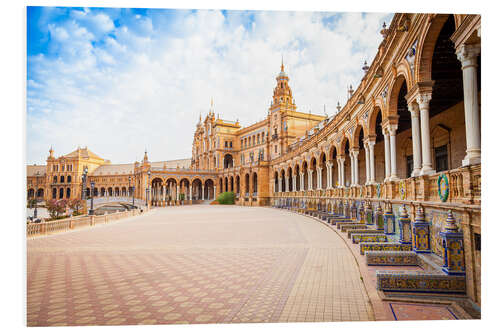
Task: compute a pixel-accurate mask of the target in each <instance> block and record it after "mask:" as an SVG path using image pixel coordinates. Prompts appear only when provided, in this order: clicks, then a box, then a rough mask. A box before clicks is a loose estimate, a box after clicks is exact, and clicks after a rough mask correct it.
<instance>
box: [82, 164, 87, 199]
mask: <svg viewBox="0 0 500 333" xmlns="http://www.w3.org/2000/svg"><path fill="white" fill-rule="evenodd" d="M87 173H88V168H87V167H85V169H83V175H82V200H86V199H87V198H86V195H85V189H86V188H87Z"/></svg>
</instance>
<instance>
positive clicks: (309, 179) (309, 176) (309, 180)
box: [307, 169, 313, 191]
mask: <svg viewBox="0 0 500 333" xmlns="http://www.w3.org/2000/svg"><path fill="white" fill-rule="evenodd" d="M312 176H313V171H312V170H311V169H307V190H308V191H311V190H312V189H313V181H312V180H313V177H312Z"/></svg>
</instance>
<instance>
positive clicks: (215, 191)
mask: <svg viewBox="0 0 500 333" xmlns="http://www.w3.org/2000/svg"><path fill="white" fill-rule="evenodd" d="M216 198H217V186H216V185H214V200H215V199H216Z"/></svg>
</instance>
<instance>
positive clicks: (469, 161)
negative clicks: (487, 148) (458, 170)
mask: <svg viewBox="0 0 500 333" xmlns="http://www.w3.org/2000/svg"><path fill="white" fill-rule="evenodd" d="M474 164H481V154H479V156H477V155H476V156H469V155H466V156H465V158H464V159H463V160H462V166H469V165H474Z"/></svg>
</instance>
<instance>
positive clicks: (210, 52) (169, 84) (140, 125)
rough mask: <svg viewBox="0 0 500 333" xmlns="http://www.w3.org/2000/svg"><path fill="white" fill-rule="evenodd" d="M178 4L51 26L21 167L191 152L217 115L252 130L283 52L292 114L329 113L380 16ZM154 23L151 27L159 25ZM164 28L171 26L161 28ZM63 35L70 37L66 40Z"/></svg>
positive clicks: (366, 50)
mask: <svg viewBox="0 0 500 333" xmlns="http://www.w3.org/2000/svg"><path fill="white" fill-rule="evenodd" d="M332 15H333V13H308V12H241V11H235V12H228V14H227V17H225V16H224V15H223V14H222V12H220V11H197V12H189V11H179V12H178V15H177V16H176V17H172V18H169V19H168V20H165V22H162V24H158V22H159V21H155V20H152V19H151V17H148V16H147V15H140V16H139V17H136V16H135V15H131V17H130V18H129V19H127V20H125V21H126V22H127V24H124V25H121V26H119V27H116V26H115V25H114V24H113V21H112V19H111V18H110V16H108V15H106V14H105V13H102V12H98V13H96V12H94V11H93V10H87V11H86V12H80V13H72V14H71V15H70V19H68V20H66V21H63V22H58V23H51V26H49V30H50V32H51V34H52V35H54V37H55V38H54V40H53V41H52V42H51V45H50V47H51V49H52V50H57V54H58V56H57V57H51V58H50V57H46V56H33V57H30V59H29V67H30V72H32V73H33V75H32V76H33V77H30V81H29V82H28V118H27V121H28V127H27V130H28V131H27V132H28V141H27V142H28V150H27V152H28V156H27V159H28V162H29V163H33V162H36V163H41V162H43V161H44V160H45V158H46V156H47V152H48V149H49V147H50V146H51V145H53V147H54V149H55V150H56V154H65V153H68V152H70V151H72V150H73V149H74V148H75V147H76V146H77V145H78V144H80V145H87V146H88V147H89V148H90V149H91V150H93V151H95V152H96V153H98V154H101V155H102V156H103V157H105V158H109V159H111V160H112V161H113V162H115V163H120V162H131V161H133V160H134V159H136V158H137V159H140V158H141V157H142V153H143V150H144V148H145V146H146V147H147V148H148V153H149V156H150V159H153V160H162V159H175V158H184V157H190V155H191V144H192V138H193V132H194V128H195V124H196V122H197V121H198V117H199V114H200V112H201V113H203V114H206V112H207V111H208V108H209V105H210V99H211V97H214V100H215V105H216V113H220V115H221V117H223V118H225V119H239V120H240V122H241V123H242V124H244V125H250V124H251V123H254V122H256V121H258V120H261V119H263V118H264V117H265V116H266V115H267V109H268V107H269V102H270V100H271V97H272V91H273V88H274V85H275V83H276V81H275V76H276V75H277V73H278V71H279V65H280V61H281V55H282V54H283V56H284V59H285V67H286V69H285V70H286V71H287V72H288V74H289V76H290V85H291V87H292V90H293V93H294V97H295V99H296V103H297V106H298V108H299V110H301V111H304V112H307V111H309V110H312V111H313V112H315V113H322V112H323V105H324V104H326V105H327V111H328V112H329V113H330V114H331V113H332V112H333V111H334V106H335V105H336V104H337V101H339V100H340V102H341V103H344V102H345V99H346V88H347V85H348V84H353V86H354V87H355V86H356V85H357V84H358V83H359V80H360V79H361V77H362V70H361V67H362V64H363V61H364V60H365V59H367V60H368V61H370V60H371V59H372V58H373V56H374V55H375V53H376V51H377V46H378V44H379V43H380V41H381V36H380V34H379V30H380V27H381V24H382V21H383V20H386V21H388V20H389V19H390V16H389V15H384V14H363V15H362V14H356V13H349V14H340V16H338V15H336V16H333V18H334V22H333V23H328V22H327V23H325V22H324V21H329V20H331V18H332ZM155 22H156V23H155ZM167 23H168V24H167ZM65 33H66V35H65Z"/></svg>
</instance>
